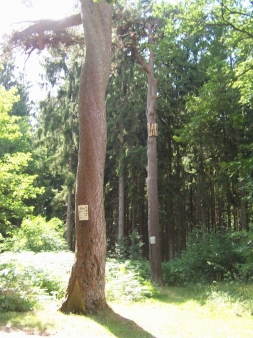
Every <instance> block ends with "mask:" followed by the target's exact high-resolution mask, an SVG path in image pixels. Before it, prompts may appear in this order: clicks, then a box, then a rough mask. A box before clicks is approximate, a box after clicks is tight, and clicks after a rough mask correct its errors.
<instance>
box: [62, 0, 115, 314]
mask: <svg viewBox="0 0 253 338" xmlns="http://www.w3.org/2000/svg"><path fill="white" fill-rule="evenodd" d="M81 9H82V17H83V27H84V35H85V42H86V58H85V63H84V67H83V69H82V74H81V82H80V90H79V156H78V169H77V185H76V249H75V250H76V251H75V263H74V265H73V267H72V271H71V276H70V280H69V284H68V288H67V295H66V296H67V297H66V300H65V301H64V303H63V304H62V307H61V310H62V311H63V312H67V313H69V312H73V313H90V312H96V311H97V310H99V309H102V308H104V307H105V306H106V299H105V258H106V227H105V217H104V201H103V183H104V162H105V152H106V115H105V92H106V88H107V83H108V77H109V72H110V64H111V53H110V50H111V5H108V4H107V3H105V1H103V0H101V1H99V2H93V1H92V0H81ZM79 206H88V220H83V218H82V217H81V215H80V214H79V213H78V210H79ZM85 216H86V215H85ZM84 218H87V217H84Z"/></svg>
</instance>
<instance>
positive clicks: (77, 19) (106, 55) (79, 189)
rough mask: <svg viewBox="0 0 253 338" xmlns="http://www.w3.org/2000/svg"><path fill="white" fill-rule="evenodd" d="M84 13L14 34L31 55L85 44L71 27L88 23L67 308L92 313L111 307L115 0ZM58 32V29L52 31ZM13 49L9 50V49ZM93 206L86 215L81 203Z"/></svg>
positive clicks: (87, 3)
mask: <svg viewBox="0 0 253 338" xmlns="http://www.w3.org/2000/svg"><path fill="white" fill-rule="evenodd" d="M80 2H81V12H82V17H81V16H80V14H78V15H73V16H70V17H69V18H65V19H63V20H58V21H54V20H41V21H39V22H36V23H34V24H33V25H32V26H30V27H28V28H27V29H25V30H24V31H22V32H17V33H15V34H14V35H13V37H12V40H11V43H12V46H14V47H15V46H22V47H23V49H24V50H25V51H26V53H28V54H30V53H31V52H32V51H33V50H34V49H43V48H44V46H45V45H49V46H52V47H54V46H57V44H59V43H63V44H65V45H66V46H68V45H71V44H75V43H83V39H82V38H76V36H75V35H73V34H71V33H68V32H65V31H64V29H65V28H67V27H71V26H75V25H79V24H80V23H81V22H82V23H83V28H84V36H85V44H86V57H85V63H84V66H83V69H82V74H81V81H80V89H79V108H78V111H79V155H78V169H77V186H76V216H75V217H76V221H75V225H76V251H75V262H74V265H73V267H72V272H71V276H70V279H69V284H68V288H67V293H66V300H65V301H64V302H63V304H62V306H61V309H60V310H61V311H63V312H66V313H69V312H73V313H91V312H96V311H98V310H99V309H102V308H103V307H105V306H106V299H105V259H106V229H105V217H104V201H103V185H104V163H105V153H106V116H105V93H106V88H107V84H108V78H109V73H110V67H111V23H112V5H109V4H108V3H106V2H105V0H101V1H98V2H94V1H93V0H80ZM50 32H52V33H50ZM7 51H8V50H7ZM80 205H81V206H83V205H85V206H88V220H81V219H80V218H79V214H78V206H80Z"/></svg>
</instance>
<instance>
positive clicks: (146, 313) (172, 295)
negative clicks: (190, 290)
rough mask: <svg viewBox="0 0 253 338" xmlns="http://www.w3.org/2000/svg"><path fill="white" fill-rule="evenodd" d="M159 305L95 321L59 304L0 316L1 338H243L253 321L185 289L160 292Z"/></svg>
mask: <svg viewBox="0 0 253 338" xmlns="http://www.w3.org/2000/svg"><path fill="white" fill-rule="evenodd" d="M162 293H163V295H162V297H161V298H160V299H150V300H146V301H144V302H136V303H128V304H119V303H110V304H109V305H110V309H109V310H107V311H104V312H102V313H100V314H98V315H94V316H78V315H73V314H71V315H64V314H62V313H61V312H59V311H57V308H58V307H59V304H57V302H50V303H46V304H44V305H43V306H41V308H39V309H36V310H33V311H31V312H26V313H16V312H8V313H4V314H3V313H2V314H0V337H1V338H29V337H33V338H38V337H42V336H44V337H45V336H48V337H52V338H64V337H66V338H68V337H73V338H82V337H84V338H97V337H104V338H107V337H108V338H110V337H114V338H115V337H118V338H144V337H145V338H152V337H153V338H179V337H180V338H188V337H194V338H209V337H210V338H219V337H222V338H226V337H229V338H245V337H253V317H252V316H251V314H250V313H249V312H246V311H244V309H243V306H242V305H241V304H234V303H233V304H230V303H229V302H227V301H226V300H224V298H221V297H220V298H219V297H213V301H212V300H209V301H208V302H202V301H201V298H199V297H198V298H194V297H192V296H189V295H187V293H185V291H184V289H183V288H176V287H174V288H170V287H166V288H163V289H162Z"/></svg>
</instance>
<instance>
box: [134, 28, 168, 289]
mask: <svg viewBox="0 0 253 338" xmlns="http://www.w3.org/2000/svg"><path fill="white" fill-rule="evenodd" d="M145 29H146V31H147V35H148V43H149V45H150V46H152V45H153V43H154V41H153V30H154V27H153V26H152V25H151V24H148V23H146V25H145ZM133 41H134V44H133V50H134V53H135V57H136V59H137V61H138V62H139V63H140V65H141V66H142V68H143V70H144V71H145V72H146V73H147V75H148V92H147V111H146V115H147V125H148V141H147V158H148V165H147V191H148V235H149V262H150V269H151V282H152V283H155V284H158V285H163V275H162V257H161V256H162V255H161V244H160V234H159V206H158V187H157V175H158V170H157V121H156V101H157V80H156V79H155V76H154V58H155V53H154V51H153V49H152V47H150V48H149V63H146V62H144V60H143V59H142V58H141V56H140V54H139V52H138V49H137V45H136V37H133Z"/></svg>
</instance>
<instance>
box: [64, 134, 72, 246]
mask: <svg viewBox="0 0 253 338" xmlns="http://www.w3.org/2000/svg"><path fill="white" fill-rule="evenodd" d="M70 143H71V144H72V140H71V142H70ZM70 149H72V147H70ZM69 172H70V173H72V172H73V156H72V153H71V150H70V153H69ZM72 189H73V187H72V185H69V186H68V192H67V219H66V241H67V243H68V247H69V250H71V248H72Z"/></svg>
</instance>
